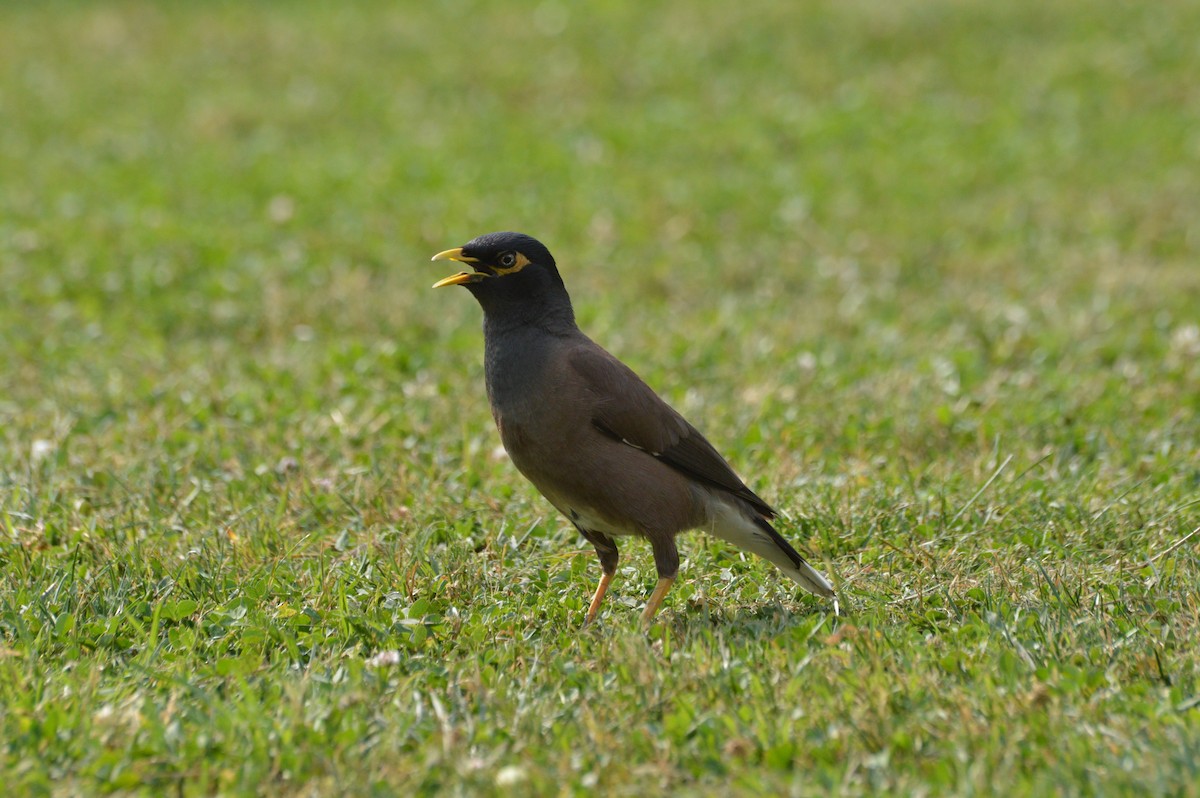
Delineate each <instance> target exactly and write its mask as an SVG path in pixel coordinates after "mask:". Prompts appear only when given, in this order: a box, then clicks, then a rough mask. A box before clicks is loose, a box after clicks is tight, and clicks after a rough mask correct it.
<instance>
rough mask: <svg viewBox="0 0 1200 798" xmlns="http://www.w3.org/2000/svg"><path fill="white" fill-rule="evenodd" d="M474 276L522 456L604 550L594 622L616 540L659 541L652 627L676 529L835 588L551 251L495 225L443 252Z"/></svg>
mask: <svg viewBox="0 0 1200 798" xmlns="http://www.w3.org/2000/svg"><path fill="white" fill-rule="evenodd" d="M433 260H451V261H458V262H459V263H464V264H467V265H469V266H470V267H471V268H472V269H473V270H474V271H469V272H460V273H459V274H456V275H454V276H452V277H447V278H446V279H444V280H440V281H439V282H437V283H436V284H434V286H433V287H434V288H440V287H442V286H445V285H461V286H463V287H464V288H466V289H467V290H468V291H470V292H471V294H473V295H474V297H475V299H476V300H478V301H479V304H480V305H481V306H482V307H483V336H484V373H485V375H486V378H487V394H488V399H489V401H490V402H491V405H492V416H493V417H494V418H495V419H496V427H497V429H499V431H500V440H501V441H502V442H503V443H504V448H505V449H506V450H507V451H508V454H509V456H510V457H511V458H512V461H513V463H514V464H515V465H516V467H517V468H518V469H520V471H521V473H522V474H524V475H525V476H526V477H527V478H528V479H529V481H530V482H532V483H533V484H534V486H535V487H536V488H537V489H538V490H539V491H541V493H542V495H544V496H545V497H546V498H547V499H549V500H550V503H551V504H553V505H554V506H555V507H556V508H557V509H558V511H559V512H561V513H562V514H563V515H565V516H566V517H567V518H569V519H570V520H571V523H573V524H574V525H575V528H576V529H578V530H579V532H580V534H582V535H583V537H584V538H586V539H587V540H588V541H589V542H590V543H591V544H592V545H593V546H594V547H595V548H596V554H597V555H598V556H599V557H600V567H601V569H602V570H603V572H604V573H603V575H602V576H601V577H600V584H599V586H598V587H597V588H596V593H595V595H594V596H593V597H592V603H591V605H590V606H589V607H588V611H587V621H589V622H590V621H591V620H592V619H594V618H595V617H596V612H597V611H598V610H599V609H600V602H601V601H602V600H603V599H604V594H605V593H606V592H607V591H608V586H609V583H610V582H612V578H613V574H614V573H616V570H617V557H618V553H617V544H616V541H615V538H617V537H621V536H623V535H641V536H642V537H644V538H646V539H647V540H649V541H650V546H651V547H652V549H653V551H654V564H655V566H656V567H657V568H658V584H657V586H655V588H654V592H653V593H651V595H650V600H649V601H648V602H647V603H646V609H645V611H644V612H643V613H642V623H643V624H647V623H649V622H650V620H651V619H652V618H653V617H654V615H655V613H657V612H658V608H659V606H660V605H661V604H662V601H663V597H664V596H666V594H667V591H668V590H669V589H670V587H671V583H672V582H674V581H675V574H676V573H677V572H678V570H679V551H678V549H676V548H675V536H676V535H677V534H679V533H680V532H683V531H684V530H687V529H696V528H702V529H705V530H707V531H708V532H709V533H711V534H713V535H716V536H717V537H719V538H721V539H723V540H727V541H729V542H730V543H732V544H734V545H735V546H738V547H740V548H743V549H745V550H746V551H750V552H753V553H755V554H757V555H759V556H760V557H764V558H766V559H767V560H770V561H771V562H773V563H774V564H775V565H777V566H778V567H779V569H780V570H782V571H783V572H784V573H785V574H787V575H788V576H789V577H791V578H792V579H794V580H795V581H796V582H797V583H798V584H799V585H800V586H801V587H803V588H804V589H805V590H808V591H810V592H812V593H815V594H816V595H818V596H825V597H832V596H833V595H834V593H833V587H832V586H831V585H830V584H829V582H828V581H827V580H826V579H825V577H823V576H822V575H821V574H820V573H818V572H817V571H816V570H814V569H813V568H812V567H811V566H810V565H809V564H808V563H807V562H805V561H804V558H803V557H801V556H800V555H799V554H798V553H797V552H796V550H795V549H794V548H792V546H791V545H790V544H789V543H788V542H787V541H786V540H784V539H783V537H782V536H781V535H780V534H779V533H778V532H776V531H775V528H774V527H772V526H771V523H770V519H772V518H774V517H775V511H774V510H773V509H771V506H770V505H768V504H767V503H766V502H765V501H763V500H762V499H760V498H759V497H758V496H757V495H756V494H755V493H754V491H752V490H750V489H749V488H748V487H746V484H745V483H744V482H742V480H741V479H739V478H738V476H737V474H735V473H734V472H733V469H732V468H730V466H729V463H727V462H725V459H724V458H723V457H721V455H720V454H718V452H717V450H716V449H714V448H713V446H712V444H711V443H709V442H708V441H707V440H706V439H705V438H704V436H703V435H701V434H700V433H699V432H698V431H697V430H696V428H695V427H693V426H692V425H691V424H689V423H688V422H687V421H686V420H685V419H684V418H683V416H681V415H679V413H677V412H675V410H673V409H672V408H671V407H670V406H669V405H668V404H667V403H666V402H664V401H663V400H662V399H660V398H659V396H658V395H657V394H655V393H654V391H652V390H651V389H650V388H649V386H647V385H646V383H644V382H642V380H641V378H639V377H638V375H636V374H634V373H633V371H632V370H630V368H629V367H628V366H626V365H625V364H624V363H622V362H621V361H619V360H617V359H616V358H615V357H613V356H612V355H610V354H609V353H608V352H606V351H605V350H604V349H602V348H601V347H600V346H599V345H597V344H596V343H595V342H594V341H592V340H591V339H590V338H588V337H587V336H586V335H584V334H583V333H582V332H580V330H579V327H577V326H576V324H575V313H574V311H573V310H572V309H571V299H570V297H569V296H567V289H566V287H565V286H564V285H563V281H562V278H561V277H560V276H559V274H558V268H557V266H556V265H555V263H554V258H553V257H552V256H551V255H550V252H549V250H547V249H546V247H545V246H543V245H542V244H541V242H539V241H537V240H536V239H533V238H531V237H529V236H527V235H523V234H521V233H488V234H487V235H482V236H479V237H478V238H476V239H474V240H473V241H471V242H470V243H468V244H466V245H464V246H461V247H457V248H455V249H448V250H446V251H445V252H439V253H438V254H436V255H434V256H433Z"/></svg>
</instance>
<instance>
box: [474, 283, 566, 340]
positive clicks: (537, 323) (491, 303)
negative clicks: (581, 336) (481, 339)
mask: <svg viewBox="0 0 1200 798" xmlns="http://www.w3.org/2000/svg"><path fill="white" fill-rule="evenodd" d="M510 285H511V284H510ZM497 287H498V288H499V287H500V286H497ZM513 288H516V286H515V285H514V286H513ZM476 298H477V299H478V300H479V304H480V305H481V306H482V307H483V332H484V336H485V337H487V338H493V337H500V336H505V335H511V334H519V333H520V332H522V331H524V330H539V331H542V332H545V333H550V334H551V335H554V336H562V335H571V334H573V333H575V332H578V330H579V328H578V327H576V326H575V311H574V309H573V308H572V307H571V297H570V296H569V295H568V294H567V289H566V288H565V287H563V285H562V282H561V281H553V282H551V281H547V282H546V283H544V284H542V285H540V286H538V287H537V291H536V293H534V295H533V296H530V295H529V294H528V293H524V292H522V291H519V290H512V288H509V289H507V290H491V291H488V292H486V293H484V292H482V291H481V292H479V293H477V294H476Z"/></svg>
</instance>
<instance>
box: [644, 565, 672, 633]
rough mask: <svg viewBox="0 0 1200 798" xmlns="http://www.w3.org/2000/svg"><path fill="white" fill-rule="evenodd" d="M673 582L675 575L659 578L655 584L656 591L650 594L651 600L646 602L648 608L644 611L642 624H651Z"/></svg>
mask: <svg viewBox="0 0 1200 798" xmlns="http://www.w3.org/2000/svg"><path fill="white" fill-rule="evenodd" d="M673 584H675V577H673V576H660V577H659V578H658V584H657V585H655V586H654V592H653V593H651V594H650V600H649V601H647V602H646V609H645V610H643V611H642V626H649V625H650V622H651V621H652V620H654V616H655V615H657V614H658V608H659V607H661V606H662V603H663V598H665V597H666V595H667V591H668V590H670V589H671V585H673Z"/></svg>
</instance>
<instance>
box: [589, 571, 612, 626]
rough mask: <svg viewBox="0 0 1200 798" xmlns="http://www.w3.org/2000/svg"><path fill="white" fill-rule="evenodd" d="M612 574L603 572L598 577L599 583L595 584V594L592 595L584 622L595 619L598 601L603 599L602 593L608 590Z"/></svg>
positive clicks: (598, 609)
mask: <svg viewBox="0 0 1200 798" xmlns="http://www.w3.org/2000/svg"><path fill="white" fill-rule="evenodd" d="M612 578H613V575H612V574H603V575H601V577H600V584H598V585H596V594H595V595H594V596H592V603H591V606H589V607H588V614H587V619H586V620H584V623H585V624H588V623H591V622H592V621H594V620H596V613H598V612H599V611H600V602H601V601H604V594H605V593H607V592H608V585H609V583H611V582H612Z"/></svg>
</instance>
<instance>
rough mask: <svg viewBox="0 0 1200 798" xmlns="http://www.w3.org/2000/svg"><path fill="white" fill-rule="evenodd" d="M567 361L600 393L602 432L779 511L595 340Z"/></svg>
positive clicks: (595, 418) (595, 420)
mask: <svg viewBox="0 0 1200 798" xmlns="http://www.w3.org/2000/svg"><path fill="white" fill-rule="evenodd" d="M568 363H569V364H570V366H571V368H572V369H573V370H574V371H575V373H576V374H578V375H579V377H580V379H581V380H582V382H583V384H584V386H585V387H586V388H587V390H588V391H589V392H590V393H591V394H592V395H593V396H594V397H595V400H596V404H595V407H594V410H593V415H592V424H594V425H595V426H596V428H597V429H599V430H600V431H601V432H602V433H604V434H605V435H608V436H609V437H611V438H614V439H616V440H619V441H621V442H622V443H625V444H626V445H628V446H632V447H633V448H635V449H640V450H642V451H644V452H645V453H646V454H647V455H650V456H652V457H656V458H658V459H659V460H661V461H663V462H664V463H666V464H667V465H669V466H671V467H672V468H675V469H676V470H678V471H681V472H683V473H684V474H687V475H688V476H689V477H692V478H693V479H696V480H699V481H701V482H704V483H706V484H708V485H711V486H713V487H716V488H720V489H721V490H725V491H728V492H729V493H732V494H733V495H734V496H737V497H738V498H739V499H742V500H744V501H746V502H747V503H749V504H750V505H751V506H752V507H754V509H755V510H757V511H758V512H760V513H762V514H763V515H764V516H766V517H768V518H773V517H774V516H775V511H774V510H773V509H771V506H770V505H769V504H767V503H766V502H765V501H763V500H762V499H760V498H759V497H758V496H757V495H756V494H755V493H754V491H752V490H750V488H748V487H746V483H744V482H742V480H741V479H740V478H738V475H737V474H735V473H734V471H733V469H732V468H730V466H729V463H727V462H725V458H724V457H722V456H721V455H720V453H719V452H717V450H716V449H715V448H713V445H712V444H711V443H709V442H708V440H707V439H706V438H705V437H704V436H703V435H701V434H700V432H699V431H698V430H697V429H696V428H695V427H693V426H692V425H691V424H689V423H688V422H687V420H686V419H685V418H684V417H683V416H681V415H679V413H677V412H675V410H674V409H673V408H672V407H671V406H670V405H668V404H667V403H666V402H664V401H663V400H662V399H661V398H659V396H658V394H656V393H655V392H654V391H652V390H651V389H650V386H648V385H646V383H644V382H643V381H642V378H641V377H639V376H638V375H637V374H635V373H633V370H632V369H630V368H629V367H628V366H626V365H625V364H624V363H622V362H621V361H619V360H617V359H616V358H615V357H613V356H612V355H610V354H609V353H608V352H606V351H604V350H603V349H601V348H600V347H599V346H598V345H596V344H595V343H593V342H592V341H588V342H587V343H586V344H585V345H582V346H579V347H578V348H576V349H575V350H573V351H572V352H571V353H570V355H569V356H568Z"/></svg>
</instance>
